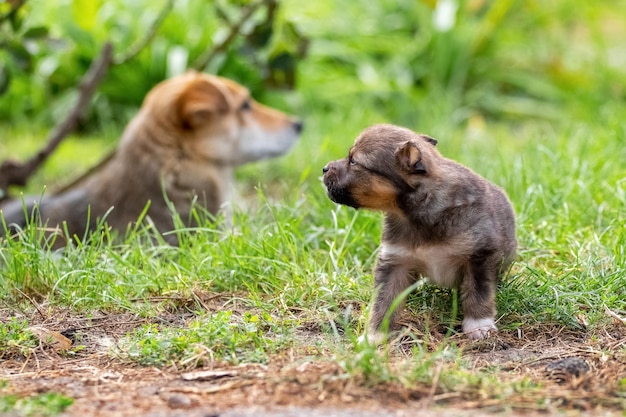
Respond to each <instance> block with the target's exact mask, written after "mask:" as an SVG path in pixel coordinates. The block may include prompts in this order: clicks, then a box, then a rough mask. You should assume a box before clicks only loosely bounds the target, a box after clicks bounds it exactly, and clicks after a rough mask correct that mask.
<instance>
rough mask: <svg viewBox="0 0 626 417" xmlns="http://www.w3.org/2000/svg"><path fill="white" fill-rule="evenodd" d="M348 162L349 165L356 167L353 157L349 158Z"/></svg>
mask: <svg viewBox="0 0 626 417" xmlns="http://www.w3.org/2000/svg"><path fill="white" fill-rule="evenodd" d="M348 161H349V162H350V165H356V161H355V160H354V158H353V157H350V159H349V160H348Z"/></svg>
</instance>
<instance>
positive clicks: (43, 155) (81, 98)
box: [0, 42, 113, 201]
mask: <svg viewBox="0 0 626 417" xmlns="http://www.w3.org/2000/svg"><path fill="white" fill-rule="evenodd" d="M112 60H113V46H112V45H111V43H109V42H107V43H105V44H104V46H103V48H102V51H101V52H100V57H99V58H98V59H97V60H96V61H94V62H92V64H91V66H90V67H89V70H88V71H87V73H86V74H85V75H84V76H83V78H82V79H81V81H80V84H79V90H80V92H79V95H78V100H76V103H75V104H74V107H73V108H72V110H71V111H70V113H69V114H68V116H67V117H66V118H65V120H63V121H62V122H61V123H59V124H58V125H57V126H56V127H55V129H54V130H53V131H52V133H51V134H50V136H49V137H48V143H47V144H46V146H45V147H44V148H43V149H41V150H40V151H39V152H37V154H35V156H33V157H32V158H30V159H29V160H28V161H26V162H24V163H22V162H17V161H11V160H7V161H4V162H3V163H2V164H1V165H0V201H2V200H3V199H5V198H7V197H8V188H9V186H10V185H21V186H23V185H26V182H27V181H28V178H29V177H30V176H31V175H32V173H33V172H34V171H35V170H36V169H37V168H39V166H40V165H41V164H42V163H43V162H44V161H45V160H46V159H48V157H49V156H50V155H51V154H52V152H54V150H55V149H56V148H57V146H58V145H59V144H60V143H61V141H62V140H63V138H64V137H65V136H67V135H68V134H69V133H70V132H71V131H72V130H74V129H75V128H76V125H77V124H78V122H79V120H80V118H81V117H82V116H83V113H84V111H85V109H86V108H87V107H88V104H89V102H90V100H91V97H92V96H93V94H94V92H95V91H96V87H97V86H98V84H99V83H100V81H102V78H103V77H104V75H105V74H106V73H107V71H108V69H109V67H110V66H111V63H112Z"/></svg>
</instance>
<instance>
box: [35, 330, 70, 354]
mask: <svg viewBox="0 0 626 417" xmlns="http://www.w3.org/2000/svg"><path fill="white" fill-rule="evenodd" d="M26 330H28V331H29V332H31V333H32V334H34V335H35V336H36V337H37V339H39V340H40V341H41V343H43V344H44V345H46V346H50V347H52V348H53V349H54V350H57V351H58V350H68V349H69V348H70V347H71V346H72V341H71V340H70V339H68V338H67V337H65V336H63V335H62V334H61V333H59V332H57V331H54V330H50V329H47V328H45V327H43V326H31V327H28V328H27V329H26Z"/></svg>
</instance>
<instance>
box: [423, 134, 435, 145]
mask: <svg viewBox="0 0 626 417" xmlns="http://www.w3.org/2000/svg"><path fill="white" fill-rule="evenodd" d="M420 136H421V137H422V138H423V139H425V140H426V142H428V143H432V144H433V146H437V143H438V142H437V139H435V138H433V137H430V136H428V135H424V134H423V133H421V134H420Z"/></svg>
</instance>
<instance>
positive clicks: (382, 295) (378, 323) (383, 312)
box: [360, 255, 413, 344]
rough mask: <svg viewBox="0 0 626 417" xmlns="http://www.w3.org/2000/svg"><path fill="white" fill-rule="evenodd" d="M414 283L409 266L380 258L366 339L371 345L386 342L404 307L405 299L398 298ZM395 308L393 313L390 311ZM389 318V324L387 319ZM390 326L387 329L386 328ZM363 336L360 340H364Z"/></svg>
mask: <svg viewBox="0 0 626 417" xmlns="http://www.w3.org/2000/svg"><path fill="white" fill-rule="evenodd" d="M412 281H413V277H412V275H411V271H410V269H409V267H408V266H406V265H405V264H403V263H401V261H400V260H390V259H385V258H384V255H379V256H378V262H377V264H376V269H375V271H374V284H375V291H376V295H375V299H374V304H373V306H372V311H371V313H370V314H371V316H370V322H369V333H367V335H366V336H365V337H367V340H368V341H369V342H370V343H371V344H379V343H381V342H383V341H384V339H385V333H384V331H386V330H391V329H392V328H393V326H394V324H395V322H396V318H397V315H398V311H400V310H401V309H402V307H403V306H404V299H402V300H398V302H397V303H396V305H395V306H394V301H396V298H397V297H398V296H399V295H400V294H401V293H402V291H404V290H405V289H407V288H408V287H409V286H410V285H411V283H412ZM391 308H393V311H390V309H391ZM387 316H388V317H389V320H388V323H385V318H386V317H387ZM385 324H388V327H387V328H384V327H385V326H384V325H385ZM363 337H364V336H362V337H361V338H360V340H361V341H362V340H363Z"/></svg>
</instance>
